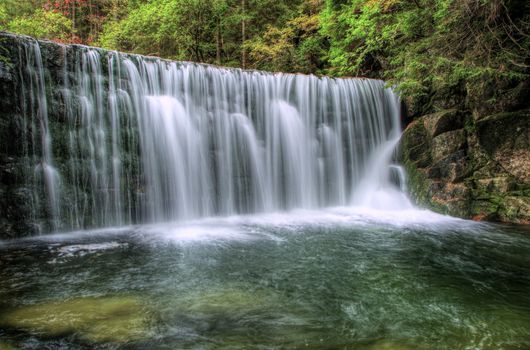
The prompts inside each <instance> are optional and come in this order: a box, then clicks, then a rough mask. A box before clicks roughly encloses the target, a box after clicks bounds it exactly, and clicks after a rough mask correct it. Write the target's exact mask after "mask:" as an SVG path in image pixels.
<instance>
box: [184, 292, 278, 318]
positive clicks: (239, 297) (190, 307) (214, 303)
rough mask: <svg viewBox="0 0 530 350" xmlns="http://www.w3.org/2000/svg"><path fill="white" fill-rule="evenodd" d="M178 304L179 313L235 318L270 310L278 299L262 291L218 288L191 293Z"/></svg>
mask: <svg viewBox="0 0 530 350" xmlns="http://www.w3.org/2000/svg"><path fill="white" fill-rule="evenodd" d="M178 303H179V305H178V306H177V308H178V309H179V311H181V312H184V313H188V314H202V315H221V314H225V315H232V316H235V315H241V314H246V313H255V312H259V311H260V310H270V309H271V308H273V307H277V306H278V298H277V296H276V295H274V294H268V293H266V292H263V291H255V292H252V291H246V290H243V289H237V288H220V289H212V290H204V291H192V292H191V293H190V294H187V295H185V296H184V297H183V298H182V299H179V300H178Z"/></svg>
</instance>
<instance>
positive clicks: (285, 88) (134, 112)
mask: <svg viewBox="0 0 530 350" xmlns="http://www.w3.org/2000/svg"><path fill="white" fill-rule="evenodd" d="M19 51H20V56H21V61H22V59H24V62H26V67H23V68H21V70H20V78H21V82H22V84H21V96H22V98H21V100H22V101H23V102H22V105H23V109H24V116H25V120H26V121H27V123H28V125H33V126H32V127H29V130H33V132H32V133H31V134H32V138H33V139H35V138H38V139H39V140H38V141H39V143H40V146H38V147H37V146H35V145H37V142H36V141H35V140H33V141H27V142H26V143H27V144H26V148H27V149H26V152H27V153H28V159H30V161H29V164H28V172H27V173H28V178H29V179H30V181H32V182H33V184H34V185H35V186H34V188H35V193H34V195H33V199H34V200H33V201H34V203H33V205H34V206H35V212H39V211H40V212H45V216H46V217H47V219H48V221H49V224H48V226H49V227H51V229H52V230H54V229H62V230H64V229H76V228H84V227H99V226H109V225H122V224H127V223H139V222H159V221H171V220H187V219H193V218H198V217H206V216H217V215H233V214H243V213H257V212H271V211H281V210H289V209H294V208H306V209H312V208H319V207H327V206H346V205H375V206H377V207H380V206H381V205H383V204H386V203H387V202H388V203H391V205H392V206H393V207H399V206H408V205H410V204H409V203H408V201H407V200H406V198H404V195H403V194H402V193H400V191H399V184H398V185H394V184H393V181H391V178H392V176H391V175H392V173H396V170H395V169H396V165H395V164H391V162H392V154H393V150H394V148H395V146H396V144H397V142H398V140H399V136H400V121H399V118H400V108H399V106H400V102H399V98H398V96H397V95H396V94H395V93H394V92H393V91H392V90H391V89H389V88H386V87H385V85H384V83H383V82H382V81H377V80H369V79H332V78H325V77H315V76H306V75H293V74H271V73H265V72H259V71H244V70H240V69H228V68H220V67H214V66H208V65H201V64H194V63H187V62H171V61H165V60H161V59H156V58H150V57H143V56H136V55H127V54H120V53H117V52H110V53H109V52H107V51H103V50H98V49H94V48H89V47H83V46H74V47H66V46H65V47H64V50H63V51H64V52H63V54H64V58H63V61H64V66H63V67H62V68H61V69H62V72H63V73H62V77H61V84H62V87H61V89H60V95H61V96H60V98H57V97H55V98H56V99H59V100H60V101H61V107H60V108H58V109H60V110H61V113H62V118H55V119H62V120H60V121H57V120H55V123H63V124H64V127H62V128H58V127H57V128H53V127H50V126H49V124H50V122H49V121H48V119H50V120H51V114H50V115H49V113H48V108H49V105H50V103H49V102H48V101H47V99H49V98H51V97H50V95H51V93H50V91H47V89H49V86H48V85H49V84H47V83H46V79H47V73H46V69H45V68H43V63H42V58H41V53H40V49H39V44H38V43H37V42H34V41H25V42H21V44H20V50H19ZM26 140H28V138H27V139H26ZM52 154H53V155H52ZM397 173H400V172H399V171H398V172H397ZM30 174H31V175H30ZM394 177H395V176H394ZM394 182H395V181H394ZM396 193H397V195H396ZM390 197H391V198H392V199H389V198H390ZM401 197H403V198H401ZM396 198H398V199H396ZM399 198H401V199H399ZM396 200H397V202H396Z"/></svg>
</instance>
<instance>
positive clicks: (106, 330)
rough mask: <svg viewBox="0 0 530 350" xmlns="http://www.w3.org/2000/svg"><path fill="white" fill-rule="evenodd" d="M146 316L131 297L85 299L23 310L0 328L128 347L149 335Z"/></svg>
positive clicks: (16, 311) (7, 316) (0, 320)
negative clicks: (4, 327) (125, 344)
mask: <svg viewBox="0 0 530 350" xmlns="http://www.w3.org/2000/svg"><path fill="white" fill-rule="evenodd" d="M149 321H150V319H149V312H148V310H146V308H145V307H144V305H143V303H142V302H141V301H140V299H138V298H136V297H132V296H114V297H102V298H96V297H87V298H76V299H70V300H65V301H50V302H47V303H40V304H34V305H28V306H22V307H19V308H17V309H14V310H12V311H10V312H7V313H6V314H4V315H3V316H2V317H1V318H0V324H2V325H4V326H8V327H11V328H14V329H21V330H24V331H27V332H30V333H35V334H39V335H43V336H59V335H67V334H76V335H78V336H79V337H80V338H82V339H84V340H85V341H88V342H96V343H102V342H103V343H107V342H108V343H129V342H137V341H141V340H145V339H147V338H149V335H150V330H149V328H150V324H149Z"/></svg>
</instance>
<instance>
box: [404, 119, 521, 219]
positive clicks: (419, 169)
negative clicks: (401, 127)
mask: <svg viewBox="0 0 530 350" xmlns="http://www.w3.org/2000/svg"><path fill="white" fill-rule="evenodd" d="M401 150H402V151H401V160H402V162H403V164H404V165H405V167H406V169H407V172H408V175H409V178H408V179H409V188H410V189H411V196H412V197H413V198H414V199H415V200H416V202H417V203H419V204H420V205H423V206H427V207H430V208H431V209H433V210H436V211H438V212H442V213H446V214H450V215H454V216H459V217H463V218H474V219H477V220H492V221H504V222H517V223H530V197H529V194H530V110H526V109H525V110H521V111H518V112H510V113H501V114H496V115H492V116H489V117H485V118H482V119H479V120H478V121H477V120H475V118H474V117H473V116H472V115H471V114H470V115H462V114H461V113H458V112H455V111H454V110H449V111H442V112H439V113H435V114H430V115H426V116H424V117H421V118H419V119H417V120H415V121H414V122H413V123H411V124H410V125H409V126H408V127H407V129H406V130H405V132H404V134H403V138H402V147H401Z"/></svg>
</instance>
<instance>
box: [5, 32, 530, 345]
mask: <svg viewBox="0 0 530 350" xmlns="http://www.w3.org/2000/svg"><path fill="white" fill-rule="evenodd" d="M19 53H20V57H21V60H20V62H25V65H24V67H21V68H20V71H19V73H20V82H21V84H20V88H21V92H20V93H21V96H22V106H21V110H22V111H23V114H24V117H25V119H24V123H25V126H26V127H27V129H28V130H33V132H31V133H30V135H29V136H28V137H25V138H24V139H25V140H26V141H25V143H24V145H23V146H24V151H25V154H26V155H27V157H26V159H27V164H26V168H27V172H26V177H27V181H28V184H29V185H31V186H30V187H31V188H33V189H34V190H33V196H32V198H33V199H32V203H31V205H32V208H33V211H34V215H33V216H34V218H33V220H34V221H36V222H38V223H39V225H41V227H42V231H55V233H53V234H46V235H41V236H38V237H33V238H25V239H19V240H12V241H0V266H1V269H0V349H2V350H3V349H9V350H11V349H360V350H391V349H392V350H411V349H416V350H419V349H427V350H431V349H432V350H435V349H436V350H438V349H448V350H449V349H451V350H453V349H492V350H493V349H529V348H530V297H529V296H530V238H529V237H530V236H529V233H530V232H529V231H528V227H524V226H508V225H495V224H484V223H475V222H471V221H466V220H460V219H455V218H451V217H448V216H443V215H439V214H435V213H433V212H430V211H428V210H423V209H420V208H417V207H415V206H414V205H413V204H412V203H411V202H410V201H409V199H408V196H407V193H406V190H407V189H406V185H405V184H406V174H405V172H404V171H403V168H402V167H401V166H399V164H396V163H395V161H394V152H395V149H396V146H397V145H398V143H399V138H400V127H401V126H400V122H399V116H400V111H399V98H398V96H397V95H396V94H395V93H394V92H393V91H392V90H391V89H389V88H386V87H385V85H384V83H383V82H381V81H377V80H368V79H331V78H325V77H322V78H319V77H315V76H305V75H292V74H272V73H265V72H257V71H243V70H238V69H228V68H220V67H213V66H208V65H200V64H193V63H183V62H170V61H164V60H160V59H156V58H148V57H142V56H135V55H126V54H120V53H117V52H106V51H102V50H98V49H95V48H89V47H83V46H75V47H64V50H63V54H64V57H65V59H64V66H63V67H62V68H61V69H62V78H61V79H60V80H61V82H60V89H59V91H60V98H59V100H60V101H61V103H60V104H59V105H60V108H56V106H57V102H56V100H57V96H55V95H53V94H52V93H51V91H50V88H51V84H50V83H49V82H48V81H47V79H49V76H48V75H47V70H46V69H47V68H46V60H45V57H41V53H40V49H39V44H38V43H37V42H35V41H32V40H21V42H20V48H19ZM56 90H57V89H56ZM52 95H53V96H54V97H53V99H51V97H50V96H52ZM52 101H55V102H53V103H52ZM52 105H53V106H55V107H53V108H52ZM54 108H55V109H54ZM56 110H60V111H61V114H60V117H58V116H57V113H55V112H54V111H56ZM50 111H51V112H50ZM65 231H71V232H68V233H66V232H65ZM60 232H62V233H60Z"/></svg>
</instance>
